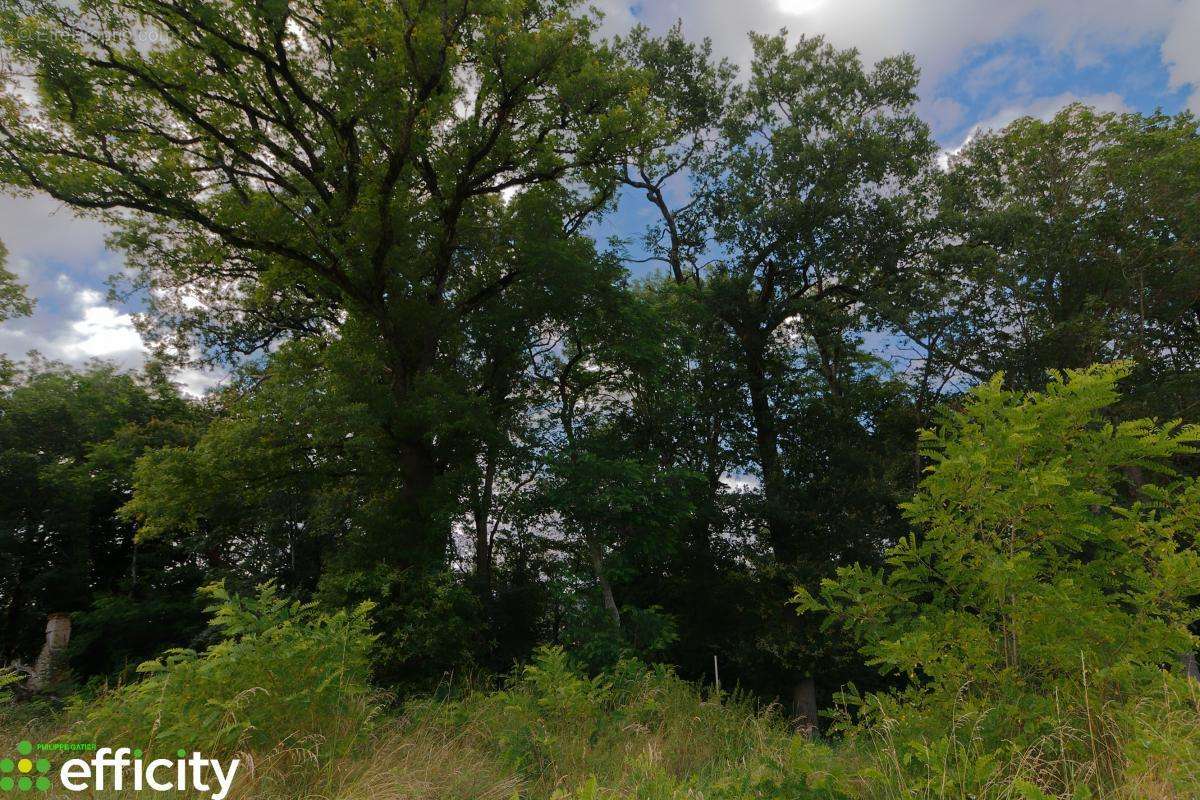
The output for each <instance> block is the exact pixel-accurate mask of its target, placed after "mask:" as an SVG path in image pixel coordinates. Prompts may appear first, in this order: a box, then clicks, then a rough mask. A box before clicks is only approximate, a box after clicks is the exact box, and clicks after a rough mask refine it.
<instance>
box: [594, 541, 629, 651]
mask: <svg viewBox="0 0 1200 800" xmlns="http://www.w3.org/2000/svg"><path fill="white" fill-rule="evenodd" d="M588 551H589V553H590V554H591V556H592V569H594V570H595V571H596V580H597V581H598V582H599V583H600V593H601V594H602V595H603V596H604V608H605V610H606V611H608V616H609V618H610V619H612V623H613V627H615V628H616V629H617V630H618V631H619V630H621V610H620V609H619V608H617V600H616V598H615V597H613V590H612V584H611V583H609V582H608V576H607V575H605V574H604V558H603V556H602V555H601V553H600V545H599V544H597V543H596V542H595V541H591V540H589V541H588Z"/></svg>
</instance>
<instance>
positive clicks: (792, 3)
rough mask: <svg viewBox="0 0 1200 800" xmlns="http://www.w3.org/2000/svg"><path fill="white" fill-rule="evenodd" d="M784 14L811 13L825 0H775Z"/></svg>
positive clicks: (823, 3)
mask: <svg viewBox="0 0 1200 800" xmlns="http://www.w3.org/2000/svg"><path fill="white" fill-rule="evenodd" d="M775 2H776V4H777V5H778V6H779V10H780V11H782V12H783V13H785V14H811V13H812V12H814V11H816V10H817V9H819V8H820V7H821V6H823V5H825V0H775Z"/></svg>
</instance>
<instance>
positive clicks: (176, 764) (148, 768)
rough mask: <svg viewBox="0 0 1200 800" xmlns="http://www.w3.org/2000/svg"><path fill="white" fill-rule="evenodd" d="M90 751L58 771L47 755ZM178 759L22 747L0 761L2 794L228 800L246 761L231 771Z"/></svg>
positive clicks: (185, 755) (201, 760)
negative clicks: (175, 795) (58, 790)
mask: <svg viewBox="0 0 1200 800" xmlns="http://www.w3.org/2000/svg"><path fill="white" fill-rule="evenodd" d="M79 751H87V756H86V757H79V756H74V757H71V758H67V759H66V760H65V761H63V762H62V764H61V765H59V766H58V768H57V769H55V767H54V764H53V763H52V762H51V760H50V759H49V758H47V757H46V756H47V755H49V754H51V753H58V754H71V753H76V752H79ZM175 755H176V756H177V758H175V759H169V758H155V759H143V758H142V751H141V749H140V748H130V747H117V748H112V747H96V745H94V744H67V743H61V742H49V743H43V744H37V745H34V744H33V743H32V742H21V743H19V744H18V745H17V758H15V759H13V758H4V759H0V790H3V791H5V792H9V791H13V790H17V791H20V792H28V791H33V790H37V791H42V792H44V791H47V790H49V789H50V788H51V787H52V786H54V785H55V784H57V785H59V786H61V787H62V788H64V789H66V790H67V791H69V792H103V791H116V792H122V791H133V792H143V791H147V792H194V793H201V794H203V793H208V796H209V797H210V798H211V800H224V798H225V796H226V795H227V794H229V790H230V788H231V787H232V786H233V778H234V776H235V775H236V774H237V770H238V767H239V766H240V764H241V762H240V761H239V760H238V759H236V758H235V759H233V760H232V761H230V762H229V766H228V768H226V767H225V766H224V765H223V764H222V763H221V762H220V761H218V760H217V759H215V758H205V757H204V756H202V755H201V754H200V753H198V752H192V753H189V752H188V751H186V750H183V749H180V750H178V751H176V753H175Z"/></svg>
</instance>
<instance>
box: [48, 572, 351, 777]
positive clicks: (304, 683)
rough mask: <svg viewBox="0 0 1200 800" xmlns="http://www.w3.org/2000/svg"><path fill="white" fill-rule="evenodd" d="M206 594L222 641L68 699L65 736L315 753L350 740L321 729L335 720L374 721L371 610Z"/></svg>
mask: <svg viewBox="0 0 1200 800" xmlns="http://www.w3.org/2000/svg"><path fill="white" fill-rule="evenodd" d="M205 593H206V594H207V596H208V597H209V598H210V599H211V600H212V605H211V606H210V607H209V608H208V612H209V613H210V614H211V615H212V619H211V622H210V625H211V626H212V627H213V628H215V629H216V631H217V632H219V634H220V635H221V637H222V640H221V641H220V642H219V643H218V644H216V645H214V646H212V647H211V648H209V649H208V650H207V651H205V652H203V653H196V652H194V651H191V650H182V649H175V650H170V651H168V652H167V654H166V655H165V657H164V658H162V659H160V660H158V661H151V662H147V663H145V664H143V665H142V666H141V667H139V672H143V673H146V677H145V678H144V679H143V680H141V681H138V682H136V683H132V684H129V685H125V686H120V687H118V688H116V689H113V690H111V691H107V692H105V693H104V694H102V695H101V696H100V697H99V698H97V699H96V700H94V701H92V702H90V703H89V702H83V701H76V702H75V704H74V705H73V706H72V707H71V708H70V709H69V712H68V713H69V717H70V718H71V719H73V720H74V722H73V724H72V726H71V728H72V730H71V733H70V735H71V736H73V737H75V738H77V739H80V738H82V740H85V741H96V742H105V743H113V746H117V745H123V746H129V747H141V748H143V749H145V750H146V751H147V752H149V753H151V754H153V753H159V752H162V753H169V752H172V751H174V750H175V749H177V748H180V747H183V748H187V749H188V750H200V751H202V752H204V753H206V754H208V755H209V756H210V757H212V756H214V755H216V756H220V755H228V754H232V753H234V752H236V751H250V752H257V753H265V752H270V751H272V750H274V749H276V748H277V747H279V746H281V745H283V746H288V745H296V744H302V745H303V746H306V747H312V748H314V749H315V750H316V751H317V752H318V753H319V754H320V755H321V756H322V757H323V756H327V755H330V756H336V755H341V754H343V753H344V752H345V751H347V749H348V748H350V747H352V746H353V738H352V737H333V736H329V735H328V732H329V731H330V730H333V729H335V728H337V727H338V721H341V722H342V727H347V728H348V729H349V730H351V731H356V732H357V731H361V730H363V729H364V728H365V727H366V724H367V723H368V722H369V721H370V719H371V718H372V717H373V715H374V709H373V706H372V703H371V702H370V692H369V690H368V686H367V676H368V670H369V662H368V655H369V650H370V648H371V645H372V641H373V639H372V636H371V635H370V634H369V633H368V629H369V620H368V618H367V615H368V613H369V611H370V607H369V606H367V605H364V606H360V607H359V608H358V609H356V610H355V611H353V612H344V611H343V612H339V613H336V614H332V615H326V614H320V613H318V612H317V611H316V609H315V608H313V607H312V606H311V605H302V604H300V603H296V602H291V601H288V600H286V599H284V598H282V597H280V596H279V595H278V594H277V593H276V590H275V587H274V586H273V585H270V584H267V585H265V586H263V587H261V588H260V591H259V593H258V595H257V596H255V597H238V596H236V595H231V594H229V593H227V592H226V591H225V589H224V587H223V586H221V585H214V586H210V587H207V588H206V590H205ZM348 716H349V717H352V719H350V720H348V721H347V717H348Z"/></svg>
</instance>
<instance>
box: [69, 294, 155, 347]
mask: <svg viewBox="0 0 1200 800" xmlns="http://www.w3.org/2000/svg"><path fill="white" fill-rule="evenodd" d="M71 330H72V331H74V336H73V337H72V338H71V339H69V340H67V342H66V343H65V344H64V345H63V350H64V351H65V352H67V353H74V354H78V355H82V356H86V357H88V358H108V357H113V356H129V355H133V354H138V353H141V352H142V351H143V350H144V349H145V348H144V345H143V344H142V337H141V336H139V335H138V332H137V329H136V328H135V327H134V325H133V317H132V316H131V315H129V314H122V313H120V312H118V311H117V310H116V309H115V308H110V307H108V306H90V307H88V308H86V309H85V310H84V312H83V319H80V320H78V321H77V322H74V323H73V324H72V325H71Z"/></svg>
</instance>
